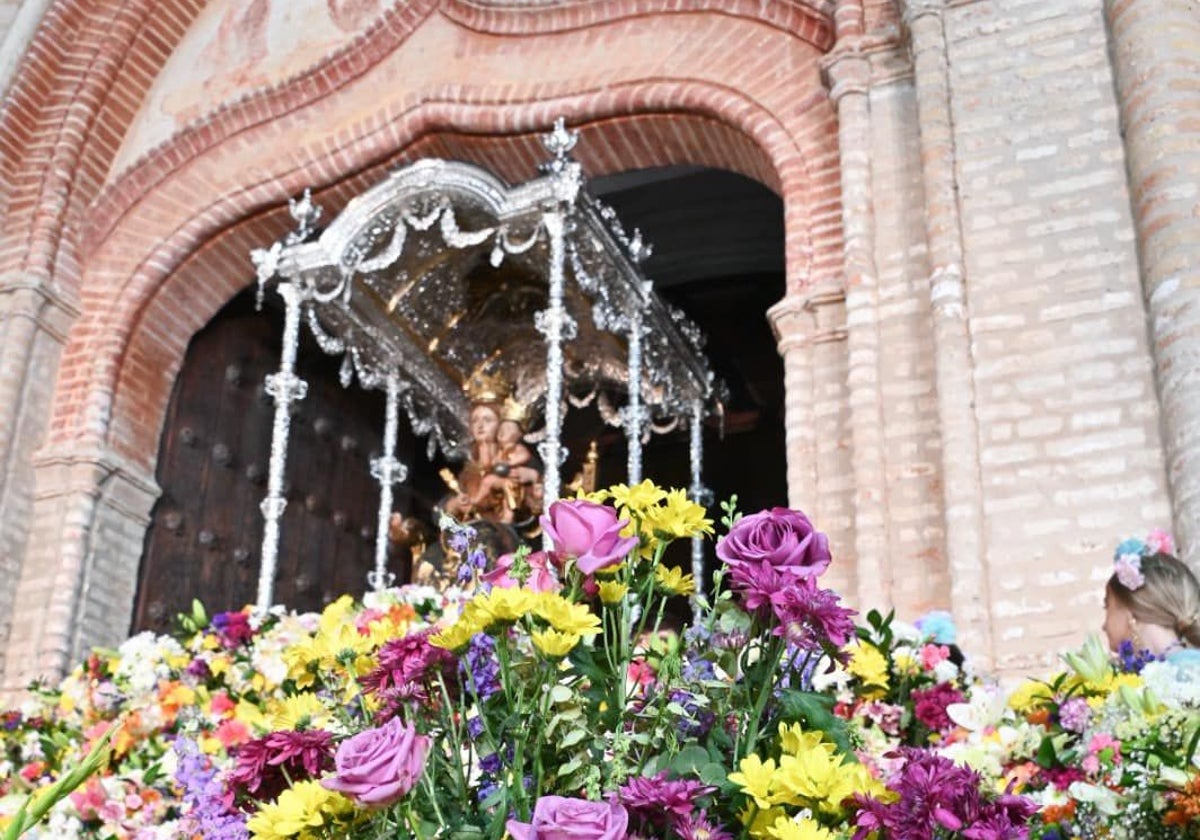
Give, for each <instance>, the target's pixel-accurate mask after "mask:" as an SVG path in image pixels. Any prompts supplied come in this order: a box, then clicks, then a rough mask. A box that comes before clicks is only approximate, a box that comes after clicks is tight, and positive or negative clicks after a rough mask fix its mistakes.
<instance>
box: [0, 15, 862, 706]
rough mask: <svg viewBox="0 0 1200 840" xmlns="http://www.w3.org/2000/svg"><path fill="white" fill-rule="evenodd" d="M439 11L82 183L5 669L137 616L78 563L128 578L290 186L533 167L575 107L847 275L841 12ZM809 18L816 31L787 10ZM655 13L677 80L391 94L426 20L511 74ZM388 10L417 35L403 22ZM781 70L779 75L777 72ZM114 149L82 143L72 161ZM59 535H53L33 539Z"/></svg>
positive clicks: (582, 116)
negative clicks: (175, 386) (730, 179)
mask: <svg viewBox="0 0 1200 840" xmlns="http://www.w3.org/2000/svg"><path fill="white" fill-rule="evenodd" d="M81 2H82V0H81ZM130 5H133V4H130ZM399 5H401V6H405V4H399ZM437 5H438V4H436V3H426V4H407V5H406V6H405V8H406V9H407V11H405V12H404V13H403V14H401V13H397V14H396V15H393V16H392V18H393V19H392V20H390V21H385V22H384V24H383V25H381V27H376V28H374V29H372V30H371V31H370V32H368V33H367V35H366V36H364V37H371V38H382V37H384V35H383V34H380V33H381V32H382V31H383V30H387V32H385V33H384V34H387V35H388V37H390V38H392V41H393V43H392V44H391V50H392V51H391V52H390V53H387V54H384V55H380V56H377V57H375V60H376V63H375V64H373V65H370V66H366V67H364V66H362V64H363V62H364V61H365V60H364V59H362V58H361V56H360V57H358V58H354V59H351V58H348V57H347V56H346V55H339V56H333V57H330V58H329V59H328V61H327V62H325V63H324V64H323V65H322V66H321V67H320V68H319V69H318V70H317V71H314V72H316V74H317V76H319V77H320V78H321V79H322V80H323V82H324V83H325V85H324V89H323V93H322V94H321V95H319V96H314V94H313V88H314V84H315V83H314V82H313V81H312V79H313V78H314V77H313V75H312V74H306V75H305V76H302V77H299V78H297V79H296V80H293V82H292V83H289V84H288V85H285V86H284V87H282V88H279V89H275V90H271V91H267V92H263V93H261V94H252V95H251V96H250V97H249V98H248V99H247V100H245V101H243V102H240V103H237V104H235V105H232V106H230V107H229V108H228V109H225V110H222V111H220V112H218V113H217V114H216V115H215V116H214V117H213V119H212V120H211V121H210V122H209V123H207V127H203V128H195V129H189V130H187V131H184V132H183V133H181V134H179V135H177V136H176V137H175V138H174V139H173V140H172V141H171V142H170V143H168V144H167V146H166V147H163V148H159V149H157V150H155V152H154V154H153V155H151V156H149V157H146V158H143V159H142V160H141V162H140V163H138V164H137V165H136V166H135V167H133V168H132V169H131V170H129V171H127V172H125V173H124V174H122V175H121V176H120V177H118V178H117V179H116V180H115V181H112V182H111V183H108V184H106V185H104V186H103V187H102V188H89V189H86V190H80V191H79V192H78V193H77V194H75V195H74V201H73V202H72V203H71V204H70V207H69V208H68V210H67V211H66V212H67V213H68V214H74V218H76V219H77V222H76V225H75V226H74V229H75V230H78V231H80V235H79V238H78V239H77V240H74V241H71V242H69V243H66V244H68V245H70V246H71V247H70V248H69V250H68V253H69V254H70V256H71V260H70V261H69V264H70V266H71V267H72V269H73V270H70V271H60V272H59V273H58V274H57V275H56V276H55V280H56V282H58V283H59V284H61V285H62V286H64V287H73V291H74V292H75V294H73V295H72V297H77V299H78V302H79V309H80V316H79V318H78V319H77V321H76V323H75V325H74V327H73V328H72V330H71V333H70V336H69V340H68V342H67V345H66V348H65V350H64V352H63V355H62V360H61V363H60V365H59V375H58V384H57V388H56V391H55V395H54V400H53V409H52V413H51V415H50V417H49V423H48V427H49V431H48V434H47V436H46V439H45V444H44V446H43V448H42V450H41V452H40V453H39V455H38V464H37V468H36V473H37V482H38V494H39V501H38V503H37V504H38V505H39V506H40V507H39V508H38V509H36V510H35V521H36V522H37V525H36V526H35V532H34V534H33V537H34V538H33V539H31V540H30V548H29V551H28V552H27V555H26V560H25V564H24V573H23V575H22V579H21V583H20V588H19V591H18V593H17V598H16V601H17V603H18V604H28V605H30V606H29V607H26V608H25V609H26V610H27V614H25V615H20V614H19V613H20V610H21V609H22V608H21V607H18V608H17V610H16V611H15V613H14V626H20V627H28V628H30V629H29V630H28V632H26V631H24V630H23V631H22V633H21V635H20V636H18V634H17V633H16V632H14V635H13V637H12V639H11V641H10V645H9V650H10V656H9V663H10V664H8V665H7V667H6V673H7V674H8V677H7V680H6V682H7V684H8V685H10V686H11V685H13V684H14V682H15V680H20V679H23V678H26V677H28V676H31V675H33V674H36V673H39V672H45V671H54V670H59V669H61V668H62V667H63V666H64V665H65V664H66V663H67V662H69V661H70V660H71V658H72V657H73V656H75V655H76V654H77V653H78V651H79V650H80V649H81V648H83V647H86V646H87V644H89V643H92V642H95V641H100V640H107V639H106V638H105V637H106V635H111V634H106V633H105V630H104V626H105V624H106V622H107V624H108V625H109V626H112V627H119V628H122V629H123V627H124V625H125V618H124V615H121V616H120V617H118V618H117V619H116V620H113V612H114V611H117V612H120V611H121V610H122V609H124V610H125V611H126V612H127V610H128V605H127V604H123V603H122V599H124V598H125V597H126V595H125V594H124V593H123V591H121V589H120V588H119V587H118V588H117V589H116V591H115V594H113V595H112V597H111V598H110V602H105V603H100V602H96V603H92V601H94V600H95V599H94V598H92V596H91V595H90V594H89V593H88V592H85V591H84V590H85V584H84V580H85V579H87V578H89V577H90V576H94V575H101V576H103V577H104V578H106V579H118V580H119V579H121V578H122V577H124V578H128V579H129V580H130V581H131V582H132V579H133V577H134V574H135V572H136V563H137V549H138V547H139V546H140V539H139V538H137V534H138V531H139V525H138V522H139V517H141V518H142V519H144V516H145V512H146V511H148V510H149V506H150V503H151V502H152V501H153V497H154V494H155V493H156V489H155V488H154V485H153V481H152V478H151V476H152V475H153V468H154V464H153V459H154V457H155V456H154V453H155V452H156V451H157V440H158V436H159V434H160V433H161V428H162V423H163V412H164V411H165V407H166V404H167V400H168V398H169V395H170V389H171V385H172V382H173V377H174V375H175V372H176V371H177V370H178V367H179V365H180V363H181V360H182V358H183V352H184V349H185V348H186V346H187V342H188V340H189V339H190V337H191V335H193V334H194V333H195V332H196V331H197V330H198V329H199V328H200V327H201V326H203V324H204V323H206V322H207V321H208V319H209V318H210V317H211V315H212V314H213V313H215V312H216V311H217V310H218V309H219V308H220V306H221V305H222V304H223V303H224V302H225V301H226V300H228V299H229V298H230V297H231V296H232V295H233V294H235V293H236V292H237V291H238V290H239V289H240V288H243V287H244V286H245V285H246V283H247V282H249V281H250V279H251V272H250V270H249V267H248V263H247V262H246V254H247V252H248V251H249V250H250V248H252V247H256V246H259V245H262V244H263V243H265V242H269V241H271V240H273V239H275V238H277V237H278V236H279V235H280V234H281V233H282V231H283V230H284V229H285V228H286V226H287V220H286V211H285V209H284V204H285V202H286V199H287V197H289V196H291V195H294V194H296V193H298V192H299V191H300V190H301V189H303V188H304V187H306V186H313V187H315V188H316V190H317V192H318V197H319V199H320V201H321V202H322V203H323V204H324V205H326V208H327V211H329V212H337V210H339V209H340V207H341V206H342V205H343V204H344V203H345V202H346V200H348V198H349V197H350V196H352V195H353V194H354V193H356V192H357V191H359V190H361V189H362V188H364V187H365V186H367V185H368V184H370V183H371V182H373V181H374V180H376V179H378V177H380V176H381V174H382V173H383V171H384V170H385V169H386V168H387V167H389V166H392V165H395V164H397V163H402V162H406V161H408V160H412V159H415V158H417V157H422V156H441V157H449V158H460V159H465V160H471V161H474V162H478V163H481V164H483V165H485V166H487V167H488V168H490V169H492V170H493V171H495V172H497V173H498V174H500V175H501V176H502V177H505V178H507V179H509V180H512V181H519V180H523V179H525V178H528V177H530V176H532V175H533V173H534V171H535V170H534V167H535V164H536V162H538V161H539V160H540V159H541V158H542V156H543V154H542V152H541V150H540V146H539V142H538V138H537V135H538V133H539V132H541V131H543V130H545V128H546V127H547V126H549V124H550V123H551V122H552V121H553V119H554V118H555V117H556V116H559V115H565V116H566V117H567V118H568V120H569V121H570V122H571V123H572V124H574V125H575V126H577V127H580V128H581V129H582V137H581V143H580V148H579V152H578V157H579V158H580V160H581V161H582V162H583V164H584V166H585V170H586V171H587V172H588V173H589V174H591V175H600V174H607V173H610V172H616V171H621V170H627V169H635V168H642V167H648V166H655V165H663V164H671V163H692V164H704V165H710V166H716V167H720V168H726V169H731V170H734V171H737V172H741V173H743V174H746V175H748V176H750V177H753V178H756V179H758V180H760V181H762V182H763V183H765V184H767V185H768V186H770V187H771V188H772V189H775V190H776V191H778V192H779V193H780V194H781V195H782V196H783V198H784V202H785V214H786V250H787V255H786V257H787V266H788V283H789V289H790V290H792V291H798V290H799V289H801V288H802V287H805V286H808V285H811V284H820V285H824V284H830V283H836V282H837V280H838V277H839V275H840V269H841V256H842V255H841V235H840V222H839V215H840V207H839V193H838V178H839V170H838V153H837V147H836V141H837V136H836V125H835V117H834V112H833V110H832V108H831V106H830V104H829V103H828V101H827V98H826V95H825V91H824V88H823V86H822V82H821V79H820V73H819V68H818V60H819V59H820V56H821V54H822V49H824V48H827V47H828V40H829V32H830V29H829V27H828V22H827V19H825V18H822V17H821V16H820V15H817V14H815V13H814V12H813V10H812V7H811V6H810V4H807V3H780V4H767V6H769V7H771V8H773V9H775V10H777V11H778V10H779V9H783V8H784V7H787V8H788V9H789V10H790V13H792V16H791V17H788V16H786V15H784V16H782V17H780V16H779V15H775V19H774V20H767V21H764V20H762V19H758V18H756V17H754V16H753V15H752V14H751V9H752V8H755V7H757V8H762V7H763V4H758V3H715V2H706V0H695V2H692V3H684V4H682V5H683V6H686V7H688V11H690V12H691V14H686V15H684V14H679V13H677V12H668V11H667V10H666V7H667V6H668V5H670V6H671V8H673V9H677V8H678V6H679V5H680V4H677V3H673V4H667V3H641V4H632V3H624V2H616V1H615V0H614V2H612V3H601V4H590V5H591V6H594V7H596V10H597V14H595V15H593V17H592V19H588V20H583V19H580V18H579V17H578V13H577V12H570V13H568V12H564V11H563V10H562V9H561V8H559V7H556V9H557V11H555V10H544V11H543V12H536V11H533V10H529V9H526V11H525V12H523V13H522V14H523V15H524V18H523V20H524V23H523V24H521V26H520V27H517V29H514V28H513V26H514V24H513V23H512V21H513V20H514V18H513V17H512V15H513V14H515V13H514V12H509V11H504V10H502V9H500V10H497V9H493V10H490V11H487V12H486V13H484V12H479V10H478V8H477V6H478V4H465V3H447V4H445V6H446V9H447V12H446V14H445V15H444V16H436V15H433V16H431V15H430V14H429V13H430V10H431V9H432V8H434V7H436V6H437ZM817 5H822V6H823V5H825V4H817ZM660 6H661V7H662V8H658V7H660ZM601 7H604V8H601ZM635 7H636V9H637V11H636V13H635V12H634V11H631V10H633V9H635ZM692 7H694V8H692ZM716 7H721V10H719V11H717V10H715V9H716ZM742 7H745V8H742ZM605 8H606V9H607V13H605V14H607V16H605V14H601V13H603V12H605ZM730 8H734V9H735V10H740V12H739V15H731V14H730V13H729V9H730ZM476 12H478V14H476ZM468 13H470V15H475V16H474V17H470V16H469V15H468ZM706 14H707V15H711V16H712V17H713V18H716V19H717V22H718V23H719V24H720V26H721V31H722V38H723V39H724V41H725V42H726V43H727V44H728V45H731V46H736V45H742V46H744V47H746V49H747V52H746V53H745V58H744V59H742V60H739V61H737V62H733V63H731V64H730V65H729V66H725V67H721V68H719V69H714V68H712V67H711V66H710V63H711V58H712V48H711V45H705V44H704V43H703V42H702V41H697V40H696V38H695V37H694V36H695V35H696V31H697V30H696V27H701V28H703V27H705V26H708V25H709V24H710V23H711V21H706V20H705V16H706ZM456 15H457V17H456ZM572 15H574V17H572ZM401 18H403V19H402V20H401ZM656 18H659V19H656ZM822 20H825V24H822ZM798 21H799V22H800V23H803V24H804V26H803V28H802V31H798V30H794V29H789V28H788V26H800V23H797V22H798ZM468 24H470V25H468ZM647 25H650V26H654V27H657V28H656V30H655V31H656V33H657V34H658V36H659V37H660V38H664V39H666V40H667V41H669V42H670V43H679V44H685V45H689V46H688V47H687V48H686V49H682V50H680V54H679V55H677V56H675V60H674V61H673V63H672V68H671V73H670V74H664V72H663V71H662V68H661V67H659V66H658V64H657V63H656V62H657V59H656V58H655V57H653V56H646V57H643V58H642V59H641V61H640V63H639V62H637V61H625V62H624V63H621V64H619V63H617V62H615V61H609V62H608V63H606V64H600V65H598V66H594V67H592V66H589V67H587V68H584V69H583V70H581V71H579V72H577V73H575V74H574V76H572V77H570V78H566V79H564V80H562V81H559V82H555V83H544V82H538V83H528V82H521V83H517V82H513V81H506V80H504V79H499V80H494V79H493V80H487V81H483V80H476V79H471V78H463V79H460V80H457V81H455V80H453V79H447V78H436V79H432V80H426V83H425V86H424V87H421V88H418V89H409V90H403V91H396V92H390V93H385V94H381V93H380V91H381V90H383V91H390V90H391V89H390V88H389V86H388V85H389V80H393V79H395V78H397V77H398V74H399V76H400V77H402V76H403V72H402V71H403V70H404V69H405V67H406V64H405V62H406V61H411V60H412V59H411V56H406V50H407V49H408V45H409V44H410V43H411V42H412V41H413V40H414V39H417V38H418V36H420V34H421V33H422V31H423V30H424V29H425V28H426V27H433V28H435V30H436V31H435V32H434V33H433V35H430V36H429V38H430V40H429V41H427V42H425V43H424V45H423V46H424V50H425V53H424V55H425V57H426V58H427V57H428V51H429V48H430V47H429V45H430V43H433V44H437V43H439V41H438V40H437V39H438V38H441V39H442V42H445V43H444V44H443V45H444V46H445V48H446V49H447V50H448V53H447V55H448V57H449V58H452V57H453V54H454V53H455V51H463V50H466V51H468V53H469V52H470V51H471V50H484V51H485V50H495V49H497V38H496V36H495V35H494V34H493V32H494V31H502V32H508V33H511V35H506V36H505V38H502V39H500V42H501V43H503V42H504V41H505V39H506V38H511V41H512V44H515V45H516V46H511V45H510V47H511V51H512V52H513V53H514V54H515V55H516V56H517V57H516V59H514V61H515V62H516V65H515V69H514V76H517V77H519V76H521V74H522V72H532V71H531V68H536V67H541V66H551V65H552V64H553V62H555V61H559V62H561V61H562V60H563V57H564V56H565V55H570V54H571V51H572V49H573V48H574V47H573V45H575V44H580V43H584V42H586V41H587V39H588V38H590V37H593V36H594V33H595V32H596V31H598V30H600V29H605V30H606V31H609V32H610V33H611V35H610V37H613V38H617V39H619V38H620V37H621V36H622V32H623V31H624V30H622V29H621V28H622V27H633V26H647ZM505 26H507V27H509V28H508V29H507V30H505V29H504V27H505ZM388 27H391V28H390V29H389V28H388ZM397 27H400V29H404V27H407V29H404V32H406V33H407V34H406V35H404V37H398V36H397V32H399V31H400V29H397ZM472 27H473V28H472ZM518 30H519V31H518ZM671 30H673V31H671ZM447 33H449V34H447ZM402 34H403V33H402ZM518 34H520V35H521V36H522V37H520V38H519V39H518V38H517V37H516V35H518ZM434 36H437V37H434ZM821 39H825V43H822V42H821ZM814 41H817V44H814ZM749 45H754V49H753V50H749ZM414 49H416V48H414ZM368 64H369V62H368ZM780 66H786V67H787V68H788V72H787V73H777V74H772V73H771V72H770V68H771V67H780ZM522 68H524V70H522ZM118 78H120V74H118ZM115 87H116V86H115V85H114V88H115ZM317 87H320V85H317ZM143 93H144V89H143ZM256 102H258V103H260V105H258V106H256V105H255V103H256ZM261 103H267V104H265V105H264V104H261ZM281 103H282V105H281ZM127 119H132V115H127ZM127 125H128V123H126V126H127ZM95 143H96V144H103V143H105V141H104V140H103V139H97V140H96V141H95ZM116 151H117V150H116V149H115V148H105V149H103V150H101V151H97V149H96V148H85V149H84V150H83V153H82V154H81V158H82V159H89V158H88V155H89V154H93V155H100V157H101V158H102V157H104V155H107V156H108V157H109V158H111V157H112V156H113V155H115V153H116ZM93 186H94V185H93ZM17 209H20V207H18V208H17ZM60 224H61V223H60ZM58 234H59V235H60V236H61V234H62V230H61V229H59V230H58ZM60 247H61V246H60ZM56 262H57V263H58V264H60V265H63V264H64V261H63V260H61V259H59V260H56ZM114 477H115V478H114ZM118 485H119V489H117V490H111V489H106V488H112V487H117V486H118ZM116 497H120V498H116ZM68 523H69V524H70V527H66V528H65V527H64V526H66V525H67V524H68ZM63 534H66V536H65V537H63V536H61V535H63ZM49 535H59V536H58V537H57V538H56V539H54V540H45V539H41V538H40V537H41V536H49ZM35 555H36V556H35ZM130 597H131V593H130ZM89 599H91V600H89ZM46 604H49V605H50V607H49V609H47V608H46Z"/></svg>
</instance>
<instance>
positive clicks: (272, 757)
mask: <svg viewBox="0 0 1200 840" xmlns="http://www.w3.org/2000/svg"><path fill="white" fill-rule="evenodd" d="M234 758H235V762H236V763H235V764H234V766H233V769H232V770H230V771H229V775H228V776H227V777H226V780H227V782H228V784H229V787H230V792H231V793H232V794H233V796H234V798H237V797H238V796H239V794H242V795H246V796H249V797H251V798H253V799H255V800H258V801H260V802H269V801H271V800H272V799H275V798H276V797H277V796H278V795H279V794H280V793H282V792H283V791H284V790H285V789H286V788H288V787H289V786H290V782H295V781H300V780H302V779H313V778H316V777H317V776H320V775H321V774H322V773H324V772H326V771H328V770H330V769H332V767H333V736H332V735H331V734H330V733H328V732H326V731H325V730H323V729H310V730H307V731H305V732H294V731H280V732H271V733H269V734H267V735H264V736H263V737H261V738H256V739H254V740H253V741H248V742H247V743H245V744H242V745H241V746H240V747H238V748H237V752H236V753H235V755H234Z"/></svg>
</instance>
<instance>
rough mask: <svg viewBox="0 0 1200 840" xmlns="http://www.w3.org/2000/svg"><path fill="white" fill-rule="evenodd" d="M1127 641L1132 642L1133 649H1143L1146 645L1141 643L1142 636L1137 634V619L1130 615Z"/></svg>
mask: <svg viewBox="0 0 1200 840" xmlns="http://www.w3.org/2000/svg"><path fill="white" fill-rule="evenodd" d="M1129 631H1130V632H1129V641H1130V642H1131V643H1132V644H1133V649H1134V650H1135V651H1141V650H1145V649H1146V646H1145V645H1143V644H1142V637H1141V636H1140V635H1139V634H1138V623H1137V619H1136V618H1133V617H1132V616H1130V618H1129Z"/></svg>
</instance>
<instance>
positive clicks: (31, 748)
mask: <svg viewBox="0 0 1200 840" xmlns="http://www.w3.org/2000/svg"><path fill="white" fill-rule="evenodd" d="M45 757H46V754H45V753H44V752H42V737H41V735H39V734H38V733H37V732H26V733H25V737H24V738H22V739H21V761H23V762H24V763H25V764H29V763H30V762H33V761H37V760H39V759H42V758H45Z"/></svg>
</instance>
